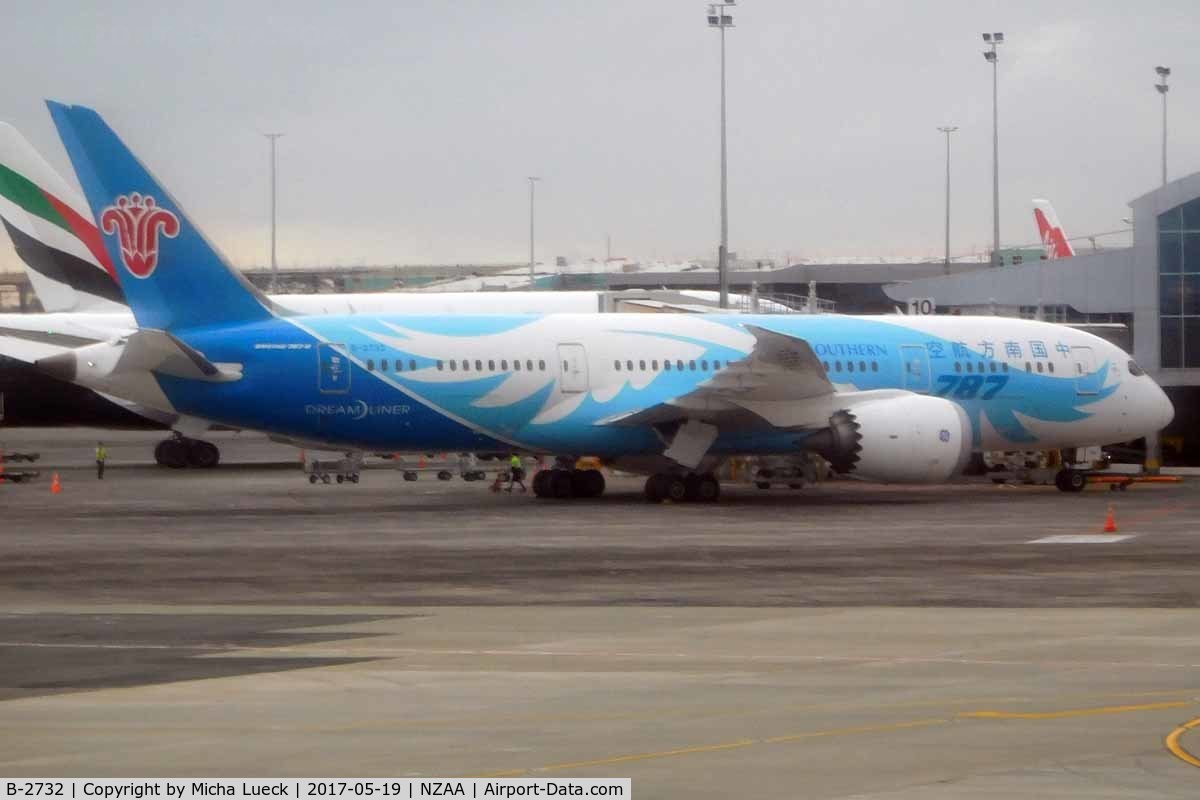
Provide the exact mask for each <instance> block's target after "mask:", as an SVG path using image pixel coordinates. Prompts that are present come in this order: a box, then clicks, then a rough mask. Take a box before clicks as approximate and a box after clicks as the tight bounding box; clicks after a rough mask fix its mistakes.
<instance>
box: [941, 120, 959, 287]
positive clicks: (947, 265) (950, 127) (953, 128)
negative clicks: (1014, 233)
mask: <svg viewBox="0 0 1200 800" xmlns="http://www.w3.org/2000/svg"><path fill="white" fill-rule="evenodd" d="M938 130H939V131H941V132H942V133H944V134H946V261H945V264H944V265H943V271H944V272H945V274H947V275H949V274H950V134H952V133H954V132H955V131H956V130H958V126H957V125H944V126H941V127H939V128H938Z"/></svg>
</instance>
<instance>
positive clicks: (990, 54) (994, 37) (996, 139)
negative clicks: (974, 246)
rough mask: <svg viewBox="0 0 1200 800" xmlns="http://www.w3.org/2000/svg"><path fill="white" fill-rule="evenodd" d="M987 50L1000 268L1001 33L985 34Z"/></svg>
mask: <svg viewBox="0 0 1200 800" xmlns="http://www.w3.org/2000/svg"><path fill="white" fill-rule="evenodd" d="M983 41H985V42H987V44H988V49H987V50H984V51H983V57H984V58H986V59H987V60H988V61H989V62H990V63H991V65H992V266H993V267H998V266H1000V111H999V104H998V103H997V101H996V72H997V70H996V62H997V61H999V60H1000V59H999V57H998V56H997V53H996V45H1000V44H1004V34H1003V33H985V34H983Z"/></svg>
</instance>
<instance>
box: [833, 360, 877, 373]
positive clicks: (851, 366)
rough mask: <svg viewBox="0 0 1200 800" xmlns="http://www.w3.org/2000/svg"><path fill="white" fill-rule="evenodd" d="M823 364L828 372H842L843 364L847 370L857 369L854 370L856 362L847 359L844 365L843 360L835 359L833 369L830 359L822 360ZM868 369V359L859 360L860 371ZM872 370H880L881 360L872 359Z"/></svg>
mask: <svg viewBox="0 0 1200 800" xmlns="http://www.w3.org/2000/svg"><path fill="white" fill-rule="evenodd" d="M821 366H823V367H824V368H825V371H826V372H841V371H842V367H843V366H845V368H846V372H854V371H855V370H854V362H853V361H847V362H846V363H845V364H844V365H843V364H842V362H841V361H834V362H833V369H832V370H830V368H829V362H828V361H822V362H821ZM867 369H868V367H867V362H866V361H859V362H858V371H859V372H866V371H867ZM870 370H871V372H879V362H878V361H872V362H871V366H870Z"/></svg>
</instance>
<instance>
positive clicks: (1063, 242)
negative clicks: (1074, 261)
mask: <svg viewBox="0 0 1200 800" xmlns="http://www.w3.org/2000/svg"><path fill="white" fill-rule="evenodd" d="M1033 219H1034V221H1036V222H1037V228H1038V237H1039V238H1040V239H1041V240H1042V246H1043V247H1044V248H1046V258H1047V259H1049V260H1051V261H1053V260H1054V259H1056V258H1070V257H1071V256H1073V255H1075V248H1074V247H1071V243H1070V242H1069V241H1067V235H1066V233H1064V232H1063V228H1062V224H1061V223H1059V221H1058V214H1055V213H1054V206H1052V205H1050V201H1049V200H1042V199H1035V200H1034V201H1033Z"/></svg>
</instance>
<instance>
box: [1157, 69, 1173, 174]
mask: <svg viewBox="0 0 1200 800" xmlns="http://www.w3.org/2000/svg"><path fill="white" fill-rule="evenodd" d="M1154 71H1155V72H1157V73H1158V80H1159V82H1158V83H1156V84H1154V88H1155V89H1157V90H1158V93H1159V94H1160V95H1162V182H1163V186H1166V185H1167V91H1168V90H1169V89H1170V88H1171V87H1170V86H1168V85H1167V77H1168V76H1169V75H1170V74H1171V68H1170V67H1155V68H1154Z"/></svg>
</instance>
